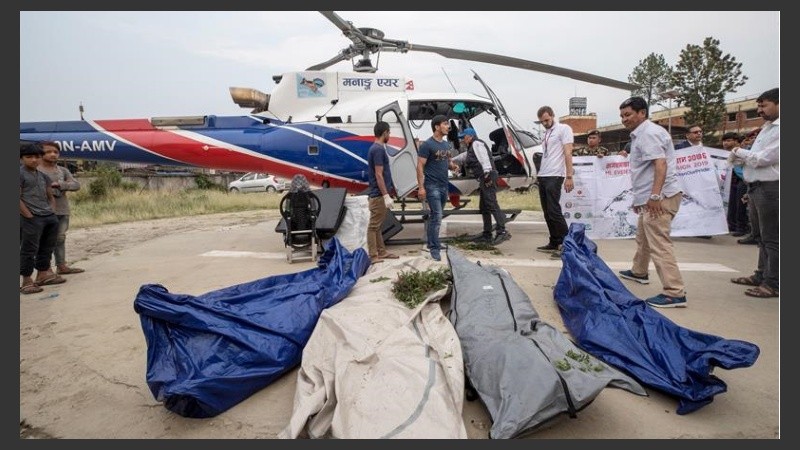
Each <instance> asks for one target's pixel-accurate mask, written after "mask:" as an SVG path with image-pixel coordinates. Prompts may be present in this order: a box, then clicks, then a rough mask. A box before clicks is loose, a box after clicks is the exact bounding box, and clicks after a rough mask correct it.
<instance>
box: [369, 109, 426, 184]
mask: <svg viewBox="0 0 800 450" xmlns="http://www.w3.org/2000/svg"><path fill="white" fill-rule="evenodd" d="M376 120H378V121H381V120H382V121H384V122H387V123H388V124H389V126H390V127H391V138H390V140H389V146H388V148H387V153H388V155H389V169H390V170H391V171H392V181H393V182H394V188H395V190H397V197H398V198H403V197H405V196H406V195H408V194H409V193H410V192H411V191H413V190H414V189H416V188H417V147H416V145H415V144H414V136H413V135H412V134H411V128H410V127H409V126H408V121H407V120H406V118H405V116H404V115H403V111H402V110H401V109H400V104H398V103H397V101H394V102H392V103H390V104H388V105H386V106H384V107H383V108H381V109H379V110H378V111H377V112H376ZM398 128H399V129H398Z"/></svg>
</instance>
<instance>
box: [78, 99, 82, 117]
mask: <svg viewBox="0 0 800 450" xmlns="http://www.w3.org/2000/svg"><path fill="white" fill-rule="evenodd" d="M78 112H80V113H81V120H83V102H79V103H78Z"/></svg>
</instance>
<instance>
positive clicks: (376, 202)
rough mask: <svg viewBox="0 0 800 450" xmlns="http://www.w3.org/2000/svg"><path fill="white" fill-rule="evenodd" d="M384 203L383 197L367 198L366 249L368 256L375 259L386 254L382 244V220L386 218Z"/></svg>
mask: <svg viewBox="0 0 800 450" xmlns="http://www.w3.org/2000/svg"><path fill="white" fill-rule="evenodd" d="M386 211H387V210H386V204H385V203H384V202H383V197H375V198H370V199H369V225H368V226H367V249H368V250H369V258H370V259H375V258H377V257H378V255H385V254H386V246H385V245H384V244H383V233H382V231H383V220H384V219H386Z"/></svg>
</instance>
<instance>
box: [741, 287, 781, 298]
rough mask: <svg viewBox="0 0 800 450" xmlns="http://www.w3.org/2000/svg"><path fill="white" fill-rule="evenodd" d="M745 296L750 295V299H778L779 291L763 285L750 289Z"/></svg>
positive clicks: (745, 292)
mask: <svg viewBox="0 0 800 450" xmlns="http://www.w3.org/2000/svg"><path fill="white" fill-rule="evenodd" d="M744 295H748V296H750V297H758V298H773V297H778V296H779V295H778V291H776V290H775V289H772V288H771V287H769V286H767V285H766V284H762V285H761V286H758V287H754V288H750V289H748V290H746V291H744Z"/></svg>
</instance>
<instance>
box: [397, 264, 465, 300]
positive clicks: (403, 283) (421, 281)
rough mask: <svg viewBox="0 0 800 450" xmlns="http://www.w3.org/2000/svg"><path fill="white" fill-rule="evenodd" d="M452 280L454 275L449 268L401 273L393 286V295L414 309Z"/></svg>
mask: <svg viewBox="0 0 800 450" xmlns="http://www.w3.org/2000/svg"><path fill="white" fill-rule="evenodd" d="M451 279H452V275H451V274H450V269H448V268H447V267H439V268H437V269H427V270H412V271H408V272H405V271H401V272H400V273H398V274H397V281H395V282H394V285H393V286H392V293H393V294H394V296H395V297H396V298H397V299H398V300H400V302H401V303H403V304H404V305H406V306H407V307H408V308H410V309H414V308H416V307H417V306H419V304H420V303H422V301H423V300H425V297H427V296H428V294H430V293H431V292H435V291H438V290H439V289H442V288H443V287H446V286H447V283H448V282H449V281H450V280H451Z"/></svg>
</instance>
